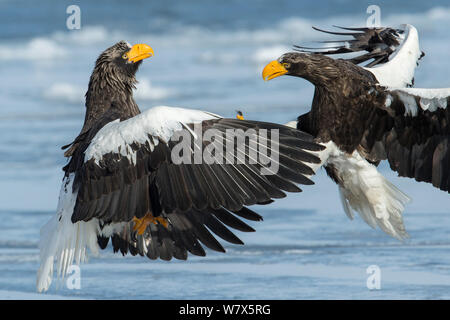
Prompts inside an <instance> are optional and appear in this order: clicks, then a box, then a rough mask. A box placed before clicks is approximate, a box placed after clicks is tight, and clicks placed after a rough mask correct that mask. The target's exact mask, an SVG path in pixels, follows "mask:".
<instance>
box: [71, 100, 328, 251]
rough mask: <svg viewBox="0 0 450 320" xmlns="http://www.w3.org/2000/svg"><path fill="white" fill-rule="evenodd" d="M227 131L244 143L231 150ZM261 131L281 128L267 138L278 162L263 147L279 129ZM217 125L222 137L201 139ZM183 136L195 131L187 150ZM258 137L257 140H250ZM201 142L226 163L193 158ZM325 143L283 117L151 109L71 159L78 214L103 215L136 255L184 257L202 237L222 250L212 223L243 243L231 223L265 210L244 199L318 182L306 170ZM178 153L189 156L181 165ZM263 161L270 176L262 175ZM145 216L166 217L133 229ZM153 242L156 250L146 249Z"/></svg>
mask: <svg viewBox="0 0 450 320" xmlns="http://www.w3.org/2000/svg"><path fill="white" fill-rule="evenodd" d="M108 119H110V118H108ZM228 130H241V132H250V133H249V137H248V139H244V140H243V141H244V142H243V145H238V144H237V143H234V146H233V148H232V149H231V150H230V149H229V148H228V147H226V145H227V143H231V142H233V141H234V140H233V141H231V140H230V139H229V138H228V135H227V131H228ZM264 130H276V131H277V132H278V134H279V139H278V141H276V142H275V143H272V142H271V143H270V144H269V145H268V146H269V147H270V146H273V147H275V146H276V147H278V149H279V153H278V159H276V158H273V162H270V165H275V167H276V168H277V170H273V168H272V167H268V166H267V161H266V160H267V157H265V153H264V152H265V149H264V147H265V146H266V143H267V140H270V139H271V138H272V137H273V136H270V133H269V135H268V136H267V138H265V137H264V136H263V135H262V133H263V131H264ZM211 132H213V133H216V134H218V135H217V136H215V137H214V139H211V140H209V141H205V139H202V136H206V135H207V134H208V133H211ZM271 132H275V131H271ZM179 136H181V137H182V139H183V142H184V139H185V138H186V139H188V138H189V139H190V142H189V143H188V144H187V148H184V149H181V150H182V152H181V153H180V150H179V149H177V148H179V146H180V144H179V141H177V140H174V138H175V137H179ZM255 136H257V137H258V140H252V139H250V137H255ZM216 137H223V139H219V138H217V139H216ZM236 141H237V140H236ZM252 142H255V143H254V144H252ZM241 143H242V141H241ZM199 149H200V150H203V151H204V150H207V149H208V150H215V151H214V152H215V153H214V154H213V155H217V154H218V153H219V151H218V150H222V151H223V159H229V160H230V163H228V162H226V161H224V162H223V163H219V162H211V163H208V162H207V161H205V159H204V158H202V155H203V153H202V152H200V159H197V160H200V161H199V162H196V156H197V155H198V153H197V152H196V151H197V150H199ZM322 149H323V147H322V146H320V145H318V144H316V143H314V142H313V140H312V137H311V136H309V135H308V134H305V133H303V132H300V131H297V130H294V129H291V128H288V127H285V126H282V125H276V124H271V123H264V122H256V121H247V120H237V119H224V118H221V117H219V116H217V115H213V114H210V113H207V112H203V111H196V110H187V109H181V108H169V107H157V108H153V109H150V110H148V111H146V112H144V113H142V114H140V115H138V116H135V117H133V118H131V119H128V120H125V121H119V120H115V121H112V122H109V123H108V124H106V125H104V126H103V127H102V128H101V129H100V130H99V131H98V132H97V133H96V134H95V136H94V137H92V139H91V141H89V143H87V144H86V146H85V147H83V148H79V151H78V153H77V154H76V155H74V156H73V157H72V160H71V163H69V165H68V166H67V167H66V170H67V172H69V173H70V172H75V180H74V184H73V191H74V192H76V193H77V199H76V203H75V208H74V212H73V215H72V222H77V221H89V220H91V219H94V218H95V219H98V220H99V221H100V222H101V223H102V224H104V227H103V228H104V230H109V231H108V232H106V231H104V232H102V234H103V235H106V236H105V237H106V238H107V237H109V236H110V235H111V234H112V235H113V244H114V241H116V245H115V248H119V249H120V248H121V244H120V243H122V246H123V245H125V243H128V247H129V250H130V251H131V250H132V253H133V252H134V253H141V254H146V255H147V256H151V257H157V256H159V257H161V258H169V256H170V257H171V256H175V257H183V256H184V255H183V252H184V253H185V252H186V250H188V251H190V252H192V253H194V254H199V255H204V251H203V249H201V246H200V244H199V243H198V240H200V241H201V242H202V243H203V244H205V245H206V246H208V247H210V248H212V249H214V250H219V251H223V248H222V247H221V246H220V244H218V242H217V241H216V240H215V238H214V237H213V236H212V235H211V233H210V232H209V231H208V230H210V231H211V232H213V233H215V234H216V235H218V236H220V237H221V238H223V239H225V240H226V241H229V242H232V243H241V241H240V240H239V239H238V238H237V237H236V236H235V235H234V234H232V233H231V232H230V231H229V230H228V229H227V228H226V227H225V226H229V227H232V228H234V229H237V230H242V231H252V229H251V228H250V227H249V226H247V225H246V224H245V223H243V222H242V221H241V220H239V219H238V218H237V217H236V216H239V217H241V218H245V219H250V220H258V219H260V216H259V215H257V214H255V213H253V212H252V211H250V210H249V209H247V208H245V206H248V205H253V204H266V203H269V202H271V201H272V199H275V198H281V197H284V196H285V193H284V192H285V191H288V192H299V191H301V189H300V188H298V186H297V184H312V183H313V182H312V181H311V180H309V178H308V177H307V176H309V175H312V174H313V171H312V170H311V168H310V167H308V165H307V164H308V163H317V162H319V161H320V160H319V158H317V157H316V156H314V155H313V154H312V153H311V152H314V151H319V150H322ZM77 150H78V149H77ZM216 153H217V154H216ZM174 154H175V155H180V154H182V156H183V157H182V158H183V159H185V160H186V159H189V160H190V161H191V162H190V163H189V161H187V162H182V163H178V162H177V161H178V160H174V157H173V156H174ZM267 155H269V154H267ZM243 159H244V161H243V162H242V160H243ZM270 159H271V160H272V158H270ZM239 161H241V162H239ZM271 168H272V169H271ZM263 169H267V170H268V172H266V173H269V174H262V172H263V171H262V170H263ZM148 214H151V215H152V216H153V217H160V218H162V219H164V220H165V221H167V222H168V224H167V226H163V225H161V224H156V225H153V224H149V226H148V227H147V228H146V229H145V232H144V233H142V234H140V235H138V236H136V234H133V232H130V228H133V223H135V221H136V219H143V218H145V217H146V215H148ZM128 223H131V226H130V225H128ZM110 225H114V227H111V226H110ZM206 227H207V228H206ZM111 229H113V230H111ZM114 235H117V236H116V237H115V238H114ZM117 237H118V238H120V239H122V240H123V241H125V242H123V241H119V240H117V239H118V238H117ZM114 239H115V240H114ZM164 239H165V240H164ZM100 242H105V240H104V239H103V240H100ZM147 242H148V243H147ZM145 243H147V244H146V246H147V247H146V249H145V250H144V249H142V248H143V246H144V244H145ZM101 244H102V243H101ZM150 244H151V245H152V246H155V247H156V249H154V250H153V249H152V250H149V249H148V248H149V245H150ZM130 245H131V247H135V248H134V249H130ZM139 246H140V247H141V249H139V250H137V251H136V248H137V247H139ZM163 247H164V248H165V249H162V248H163ZM122 249H123V248H122ZM177 250H178V251H179V252H178V251H177ZM121 251H123V250H121Z"/></svg>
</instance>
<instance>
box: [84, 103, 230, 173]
mask: <svg viewBox="0 0 450 320" xmlns="http://www.w3.org/2000/svg"><path fill="white" fill-rule="evenodd" d="M219 118H221V117H220V116H218V115H215V114H212V113H209V112H205V111H200V110H191V109H184V108H174V107H165V106H159V107H154V108H151V109H149V110H147V111H145V112H143V113H141V114H139V115H137V116H135V117H133V118H131V119H128V120H125V121H119V120H115V121H112V122H110V123H108V124H107V125H105V126H104V127H103V128H102V129H100V130H99V132H98V133H97V134H96V135H95V137H94V138H93V139H92V141H91V143H90V145H89V147H88V148H87V149H86V152H85V157H84V161H85V162H86V161H88V160H90V159H94V160H95V162H96V163H97V164H98V163H99V161H100V160H101V159H102V158H103V155H105V154H108V153H110V152H113V153H118V154H121V155H123V156H125V157H128V159H129V160H130V161H132V163H135V162H136V152H135V151H133V150H132V148H131V145H132V144H133V143H139V144H145V143H148V144H149V145H150V148H151V150H153V148H154V147H155V146H156V145H157V144H158V141H159V140H162V141H164V142H168V141H169V140H170V138H171V137H172V135H173V133H174V132H175V131H178V130H181V129H183V128H185V124H188V123H200V122H202V121H205V120H210V119H219Z"/></svg>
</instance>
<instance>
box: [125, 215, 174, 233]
mask: <svg viewBox="0 0 450 320" xmlns="http://www.w3.org/2000/svg"><path fill="white" fill-rule="evenodd" d="M133 221H134V226H133V231H137V234H138V235H142V234H144V232H145V230H146V229H147V226H148V225H149V224H150V223H153V224H157V223H159V224H162V225H163V226H164V227H165V228H167V227H168V226H169V223H168V221H167V220H166V219H165V218H163V217H154V216H153V215H152V214H151V213H147V214H146V215H145V216H143V217H142V218H140V219H138V218H136V217H133Z"/></svg>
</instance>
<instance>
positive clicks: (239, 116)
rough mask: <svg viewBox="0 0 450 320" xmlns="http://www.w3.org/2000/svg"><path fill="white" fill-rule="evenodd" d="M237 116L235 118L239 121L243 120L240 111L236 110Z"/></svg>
mask: <svg viewBox="0 0 450 320" xmlns="http://www.w3.org/2000/svg"><path fill="white" fill-rule="evenodd" d="M236 112H237V115H236V118H238V119H239V120H244V115H243V114H242V111H239V110H237V111H236Z"/></svg>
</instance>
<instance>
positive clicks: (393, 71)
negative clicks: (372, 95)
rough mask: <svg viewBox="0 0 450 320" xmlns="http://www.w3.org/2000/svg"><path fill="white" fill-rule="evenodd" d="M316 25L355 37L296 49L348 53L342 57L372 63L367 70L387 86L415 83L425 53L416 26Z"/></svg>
mask: <svg viewBox="0 0 450 320" xmlns="http://www.w3.org/2000/svg"><path fill="white" fill-rule="evenodd" d="M313 28H314V29H315V30H317V31H321V32H325V33H328V34H333V35H342V36H350V37H352V39H339V40H327V41H319V42H320V43H328V44H333V46H327V47H318V48H311V47H304V46H294V48H295V49H296V50H298V51H301V52H309V53H320V54H325V55H335V54H344V56H343V57H342V59H344V60H347V61H350V62H352V63H354V64H361V63H365V62H368V63H367V64H366V65H365V69H367V70H368V71H370V72H372V73H373V74H374V75H375V77H376V78H377V80H378V82H379V83H380V84H381V85H384V86H392V87H407V86H412V85H413V84H414V71H415V68H416V66H417V64H418V61H419V60H420V59H421V58H422V57H423V56H424V53H423V52H422V51H421V50H420V48H419V37H418V33H417V30H416V28H414V27H413V26H412V25H408V24H406V25H401V26H400V27H399V28H395V29H394V28H389V27H378V28H377V27H374V28H344V27H338V28H341V29H345V30H349V31H350V32H334V31H326V30H321V29H318V28H315V27H313ZM345 54H349V55H350V57H347V56H346V55H345Z"/></svg>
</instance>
